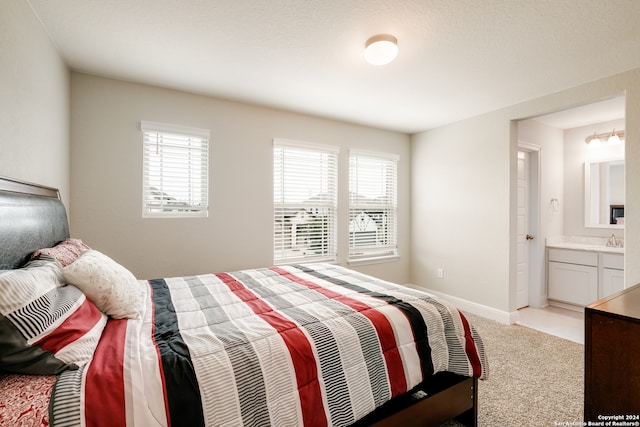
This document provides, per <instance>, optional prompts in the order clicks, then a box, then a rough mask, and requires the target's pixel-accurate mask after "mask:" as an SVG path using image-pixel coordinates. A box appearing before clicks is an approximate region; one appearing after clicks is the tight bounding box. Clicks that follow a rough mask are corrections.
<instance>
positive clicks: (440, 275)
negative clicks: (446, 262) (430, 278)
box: [438, 268, 444, 279]
mask: <svg viewBox="0 0 640 427" xmlns="http://www.w3.org/2000/svg"><path fill="white" fill-rule="evenodd" d="M438 279H444V269H442V268H439V269H438Z"/></svg>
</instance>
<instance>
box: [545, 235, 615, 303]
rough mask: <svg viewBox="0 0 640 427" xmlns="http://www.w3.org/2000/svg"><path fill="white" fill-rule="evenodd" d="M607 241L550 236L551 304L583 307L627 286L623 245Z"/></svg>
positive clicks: (549, 279)
mask: <svg viewBox="0 0 640 427" xmlns="http://www.w3.org/2000/svg"><path fill="white" fill-rule="evenodd" d="M606 243H607V239H602V238H550V239H548V240H547V297H548V299H549V304H551V305H555V306H559V307H563V308H568V309H572V310H577V311H582V310H583V309H584V307H585V306H586V305H588V304H591V303H592V302H594V301H597V300H598V299H601V298H604V297H606V296H609V295H611V294H613V293H615V292H618V291H621V290H622V289H624V249H623V248H622V247H619V246H607V244H606ZM620 244H621V243H620Z"/></svg>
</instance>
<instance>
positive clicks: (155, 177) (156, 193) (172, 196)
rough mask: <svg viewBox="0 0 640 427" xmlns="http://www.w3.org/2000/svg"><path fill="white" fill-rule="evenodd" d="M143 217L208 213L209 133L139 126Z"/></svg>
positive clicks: (188, 129)
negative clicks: (140, 133)
mask: <svg viewBox="0 0 640 427" xmlns="http://www.w3.org/2000/svg"><path fill="white" fill-rule="evenodd" d="M141 129H142V133H143V158H144V160H143V189H142V203H143V210H142V216H143V217H194V216H196V217H202V216H207V212H208V207H209V205H208V193H209V191H208V184H209V130H206V129H196V128H189V127H182V126H175V125H167V124H162V123H154V122H144V121H143V122H141Z"/></svg>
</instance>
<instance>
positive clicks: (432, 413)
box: [0, 177, 478, 427]
mask: <svg viewBox="0 0 640 427" xmlns="http://www.w3.org/2000/svg"><path fill="white" fill-rule="evenodd" d="M68 237H69V224H68V219H67V214H66V210H65V208H64V205H63V203H62V201H61V199H60V193H59V191H58V190H57V189H55V188H51V187H46V186H42V185H37V184H32V183H28V182H23V181H19V180H15V179H11V178H5V177H0V238H1V239H2V244H1V245H0V270H6V269H12V268H17V267H19V266H20V265H22V264H24V262H25V261H26V260H27V259H28V257H29V255H30V254H31V253H32V252H34V251H35V250H37V249H40V248H44V247H51V246H54V245H55V244H56V243H59V242H61V241H63V240H65V239H67V238H68ZM477 390H478V380H477V379H476V378H469V377H462V376H459V375H454V374H450V373H446V372H443V373H439V374H436V375H434V376H432V377H430V378H428V379H427V380H425V381H424V382H423V383H422V384H420V385H419V386H418V387H416V388H415V389H413V390H412V391H411V392H409V393H406V394H404V395H402V396H399V397H397V398H395V399H393V400H391V401H389V402H387V403H386V404H385V405H383V406H382V407H380V408H378V409H377V410H376V411H374V412H373V413H371V414H369V415H368V416H366V417H365V418H364V419H362V420H360V421H359V422H357V423H356V424H355V425H354V427H364V426H375V427H392V426H434V427H436V426H439V425H441V424H442V423H444V422H445V421H447V420H450V419H456V420H457V421H458V422H460V423H462V424H464V425H465V426H468V427H475V426H476V425H477V418H478V412H477V407H478V394H477Z"/></svg>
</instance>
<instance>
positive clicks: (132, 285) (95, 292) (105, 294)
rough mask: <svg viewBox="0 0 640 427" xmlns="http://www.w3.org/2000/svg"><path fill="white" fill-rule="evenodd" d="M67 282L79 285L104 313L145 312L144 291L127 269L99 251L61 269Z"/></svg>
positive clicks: (124, 315) (131, 315)
mask: <svg viewBox="0 0 640 427" xmlns="http://www.w3.org/2000/svg"><path fill="white" fill-rule="evenodd" d="M62 272H63V274H64V278H65V281H66V282H67V283H70V284H72V285H74V286H76V287H77V288H79V289H80V290H81V291H82V292H84V294H85V295H86V296H87V298H89V299H90V300H91V301H92V302H93V303H94V304H95V305H96V306H97V307H98V308H99V309H100V311H102V312H103V313H104V314H107V315H109V316H111V317H113V318H115V319H124V318H129V319H136V318H139V317H140V316H141V315H142V311H143V290H142V287H141V285H140V283H138V280H137V279H136V278H135V276H134V275H133V274H132V273H131V272H130V271H129V270H127V269H126V268H124V267H123V266H121V265H120V264H118V263H117V262H115V261H114V260H112V259H111V258H109V257H108V256H106V255H105V254H103V253H101V252H98V251H96V250H88V251H86V252H84V253H83V254H82V255H80V257H79V258H78V259H77V260H75V261H74V262H73V263H71V264H69V265H68V266H66V267H64V268H63V269H62Z"/></svg>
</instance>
